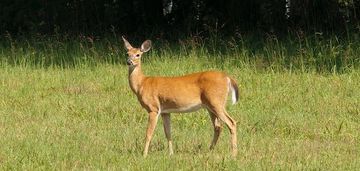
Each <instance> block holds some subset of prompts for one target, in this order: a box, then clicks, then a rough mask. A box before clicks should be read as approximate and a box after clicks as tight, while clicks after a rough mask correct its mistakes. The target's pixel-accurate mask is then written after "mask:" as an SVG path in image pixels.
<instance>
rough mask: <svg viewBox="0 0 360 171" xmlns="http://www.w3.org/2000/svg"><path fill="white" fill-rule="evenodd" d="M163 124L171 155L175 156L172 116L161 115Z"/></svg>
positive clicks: (167, 114)
mask: <svg viewBox="0 0 360 171" xmlns="http://www.w3.org/2000/svg"><path fill="white" fill-rule="evenodd" d="M161 116H162V119H163V123H164V132H165V136H166V139H167V141H168V147H169V154H170V155H172V154H174V151H173V148H172V142H171V124H170V123H171V121H170V114H169V113H162V114H161Z"/></svg>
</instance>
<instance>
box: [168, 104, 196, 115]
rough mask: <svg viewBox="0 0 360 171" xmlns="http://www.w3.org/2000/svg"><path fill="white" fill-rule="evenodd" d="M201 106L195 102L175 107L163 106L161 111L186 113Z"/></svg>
mask: <svg viewBox="0 0 360 171" xmlns="http://www.w3.org/2000/svg"><path fill="white" fill-rule="evenodd" d="M202 107H203V106H202V104H195V105H187V106H180V107H176V108H164V109H161V113H188V112H194V111H197V110H199V109H201V108H202Z"/></svg>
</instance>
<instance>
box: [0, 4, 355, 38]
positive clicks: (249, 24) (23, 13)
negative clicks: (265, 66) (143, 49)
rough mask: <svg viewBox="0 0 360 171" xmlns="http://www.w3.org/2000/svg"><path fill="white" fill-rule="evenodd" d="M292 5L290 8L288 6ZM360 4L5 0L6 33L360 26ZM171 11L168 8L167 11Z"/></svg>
mask: <svg viewBox="0 0 360 171" xmlns="http://www.w3.org/2000/svg"><path fill="white" fill-rule="evenodd" d="M287 5H288V6H287ZM359 7H360V0H272V1H266V0H241V1H239V0H221V1H220V0H206V1H205V0H151V1H149V0H51V1H50V0H2V1H0V14H1V15H0V31H1V33H4V32H9V33H11V34H18V33H21V34H24V33H43V34H52V33H58V32H59V33H71V34H72V33H75V34H78V33H92V34H102V33H108V32H112V31H116V32H122V33H128V34H131V33H153V32H156V33H159V34H168V35H172V33H183V34H191V33H200V32H202V33H207V32H212V31H223V33H229V34H232V33H234V32H236V31H239V30H241V31H253V30H261V31H265V32H278V33H284V32H287V31H288V30H289V29H300V30H309V31H330V32H332V31H341V30H344V29H353V28H354V29H356V28H358V21H359V20H358V13H359ZM166 9H167V10H166Z"/></svg>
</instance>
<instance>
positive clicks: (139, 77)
mask: <svg viewBox="0 0 360 171" xmlns="http://www.w3.org/2000/svg"><path fill="white" fill-rule="evenodd" d="M144 78H145V76H144V74H143V72H142V70H141V65H140V64H139V65H138V66H133V67H129V84H130V88H131V90H132V91H133V92H134V93H136V94H138V92H139V89H140V87H141V84H142V82H143V80H144Z"/></svg>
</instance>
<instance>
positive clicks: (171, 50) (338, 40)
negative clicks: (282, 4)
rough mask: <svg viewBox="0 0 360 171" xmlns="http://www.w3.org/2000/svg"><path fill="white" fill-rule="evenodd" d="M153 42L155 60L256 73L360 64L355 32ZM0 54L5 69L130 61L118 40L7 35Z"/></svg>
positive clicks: (336, 68) (326, 70)
mask: <svg viewBox="0 0 360 171" xmlns="http://www.w3.org/2000/svg"><path fill="white" fill-rule="evenodd" d="M130 39H131V38H130ZM149 39H151V37H149ZM152 39H153V42H154V48H153V50H152V52H151V53H152V56H153V59H161V58H164V57H165V58H167V57H170V58H178V59H180V58H187V57H191V56H197V57H200V58H204V59H206V60H210V61H214V62H215V64H219V65H221V64H222V60H224V59H230V60H231V61H232V62H231V63H232V64H233V65H234V66H239V67H250V68H254V69H257V70H264V69H265V70H268V69H270V70H275V71H284V70H294V71H304V72H309V71H316V72H323V73H330V72H340V73H342V72H346V71H349V70H351V69H354V68H358V67H359V63H360V58H359V57H358V54H359V53H360V50H359V48H358V47H360V42H359V35H358V34H357V33H353V34H352V36H351V37H340V36H336V35H331V36H329V35H326V36H323V35H322V33H314V34H313V35H306V34H305V33H303V32H296V33H289V35H288V36H285V37H284V36H283V37H280V38H279V37H277V36H275V35H272V34H265V35H263V36H258V35H251V34H250V35H240V34H238V35H236V36H234V37H230V38H226V39H221V36H211V37H210V38H201V37H199V36H192V37H189V38H184V39H181V40H179V41H177V42H168V41H166V40H162V39H156V38H152ZM141 41H143V40H137V41H135V40H133V41H132V42H135V43H134V46H138V45H139V44H141ZM0 49H1V51H0V59H1V61H0V62H1V64H2V65H13V66H36V67H49V66H60V67H74V66H78V65H97V64H100V63H108V64H116V63H123V61H124V58H125V56H126V55H125V54H124V50H123V45H122V42H121V41H120V40H119V39H118V37H116V35H113V36H105V37H92V36H84V35H80V36H67V35H53V36H43V35H35V36H31V37H30V38H25V37H20V38H19V37H18V38H16V39H14V38H12V36H11V35H9V34H7V35H4V36H3V39H2V41H0Z"/></svg>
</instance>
